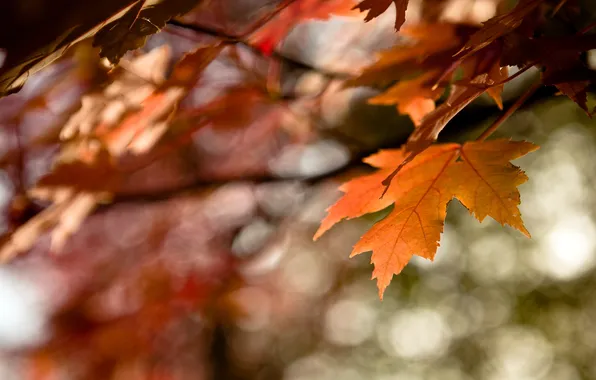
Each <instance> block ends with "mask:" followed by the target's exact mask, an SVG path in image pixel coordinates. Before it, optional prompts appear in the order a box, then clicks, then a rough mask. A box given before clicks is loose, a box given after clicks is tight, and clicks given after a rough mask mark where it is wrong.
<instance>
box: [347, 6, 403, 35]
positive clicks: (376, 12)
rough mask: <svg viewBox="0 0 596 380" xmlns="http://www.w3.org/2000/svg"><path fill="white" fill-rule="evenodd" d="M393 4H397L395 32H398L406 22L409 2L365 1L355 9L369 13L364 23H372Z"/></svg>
mask: <svg viewBox="0 0 596 380" xmlns="http://www.w3.org/2000/svg"><path fill="white" fill-rule="evenodd" d="M391 3H393V4H395V30H396V31H398V30H399V29H400V28H401V26H402V25H403V24H404V22H406V9H407V8H408V0H363V1H361V2H360V3H358V5H356V6H355V7H354V9H356V8H357V9H359V10H360V12H366V11H368V13H367V14H366V18H365V19H364V21H370V20H372V19H374V18H376V17H379V16H380V15H381V14H382V13H383V12H385V11H386V10H387V9H388V8H389V6H390V5H391Z"/></svg>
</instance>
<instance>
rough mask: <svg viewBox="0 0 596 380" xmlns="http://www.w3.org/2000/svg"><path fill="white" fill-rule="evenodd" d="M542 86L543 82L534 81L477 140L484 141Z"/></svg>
mask: <svg viewBox="0 0 596 380" xmlns="http://www.w3.org/2000/svg"><path fill="white" fill-rule="evenodd" d="M540 86H542V82H539V81H538V82H536V83H534V84H533V85H532V86H531V87H530V88H529V89H528V90H527V91H526V92H525V93H524V94H523V95H522V96H520V97H519V98H518V99H517V100H516V101H515V103H513V104H512V105H511V107H509V109H507V111H505V112H504V113H502V114H501V116H499V117H498V118H497V120H495V121H494V122H493V123H492V124H491V125H490V126H489V127H488V128H486V130H485V131H484V132H482V134H481V135H480V136H478V138H477V139H476V141H484V140H486V138H487V137H489V136H490V135H492V134H493V133H494V132H495V131H496V130H497V129H498V128H499V127H500V126H501V124H503V122H504V121H505V120H507V119H508V118H509V116H511V115H512V114H513V113H514V112H515V111H517V109H518V108H519V107H521V106H522V104H524V103H525V102H526V100H528V98H529V97H530V96H532V95H533V94H534V93H535V92H536V90H538V88H539V87H540Z"/></svg>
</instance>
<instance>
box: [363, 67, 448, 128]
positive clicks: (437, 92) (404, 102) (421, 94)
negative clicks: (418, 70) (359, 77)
mask: <svg viewBox="0 0 596 380" xmlns="http://www.w3.org/2000/svg"><path fill="white" fill-rule="evenodd" d="M439 75H440V74H439V72H437V71H430V72H427V73H425V74H423V75H420V76H418V77H416V78H414V79H410V80H403V81H399V82H398V83H397V84H395V85H393V86H392V87H391V88H389V89H388V90H387V91H385V92H384V93H382V94H380V95H377V96H375V97H373V98H371V99H369V101H368V102H369V103H370V104H384V105H388V104H397V110H398V111H399V112H400V113H401V114H404V115H409V116H410V118H411V119H412V122H413V123H414V125H416V126H419V125H420V123H421V121H422V119H423V118H424V117H425V116H426V115H428V114H429V113H430V112H432V111H433V110H434V109H435V100H437V99H438V98H439V97H440V96H441V94H442V93H443V88H440V87H436V88H433V84H434V83H435V80H436V79H437V78H438V76H439Z"/></svg>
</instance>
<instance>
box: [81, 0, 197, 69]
mask: <svg viewBox="0 0 596 380" xmlns="http://www.w3.org/2000/svg"><path fill="white" fill-rule="evenodd" d="M198 1H199V0H163V1H161V2H158V3H156V4H150V5H146V3H147V2H146V0H137V2H136V3H135V4H134V5H133V6H132V7H131V8H130V9H129V10H128V11H127V12H126V13H125V14H124V16H122V17H121V18H119V19H117V20H115V21H112V22H111V23H109V24H107V25H106V26H104V27H103V28H101V29H100V30H99V31H98V32H97V33H96V34H95V37H94V39H93V46H98V47H100V48H101V51H100V56H102V57H105V58H107V59H108V60H109V61H110V62H111V63H112V64H116V63H118V62H119V61H120V58H122V56H123V55H124V54H125V53H126V52H128V51H129V50H135V49H138V48H140V47H142V46H144V45H145V42H146V40H147V37H148V36H150V35H152V34H155V33H157V32H159V31H160V30H161V29H162V28H163V27H165V26H166V22H167V21H168V20H170V19H171V18H173V17H176V16H178V15H181V14H184V13H186V12H188V11H190V10H191V9H192V8H193V7H194V6H195V5H196V4H197V3H198Z"/></svg>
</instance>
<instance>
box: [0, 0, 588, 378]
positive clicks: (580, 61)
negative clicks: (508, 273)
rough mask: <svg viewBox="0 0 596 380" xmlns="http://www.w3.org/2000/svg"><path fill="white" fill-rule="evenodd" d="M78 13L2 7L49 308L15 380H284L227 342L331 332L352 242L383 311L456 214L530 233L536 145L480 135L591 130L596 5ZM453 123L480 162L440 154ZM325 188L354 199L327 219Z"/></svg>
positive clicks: (38, 271)
mask: <svg viewBox="0 0 596 380" xmlns="http://www.w3.org/2000/svg"><path fill="white" fill-rule="evenodd" d="M79 3H80V2H72V1H69V0H61V1H59V2H48V1H39V2H34V1H23V2H17V1H9V2H6V4H3V5H2V6H1V7H3V8H0V11H1V12H0V17H2V18H3V19H2V20H0V21H1V22H0V25H1V27H0V49H2V50H0V92H2V94H3V95H6V96H5V97H3V98H2V99H0V126H1V129H0V134H1V136H0V144H1V145H0V146H1V152H0V154H1V158H0V162H1V163H2V170H3V172H2V173H3V177H2V179H3V189H4V196H3V210H4V213H3V219H2V222H3V223H2V226H3V229H4V231H3V242H2V243H3V244H2V247H1V248H0V257H1V258H2V259H3V260H5V261H7V262H8V264H7V265H6V267H5V268H7V269H6V270H10V272H6V273H7V276H16V277H18V278H20V279H21V280H20V281H25V282H27V283H33V284H35V288H36V289H43V292H42V294H41V295H37V296H34V299H35V303H36V305H37V308H36V309H35V310H33V311H31V310H29V313H37V314H38V317H36V318H38V319H36V320H35V321H34V322H32V323H31V324H30V325H29V326H28V328H27V329H25V332H24V333H23V334H20V335H19V334H15V335H14V337H13V338H11V339H12V340H11V339H8V340H7V342H6V343H5V344H3V346H5V347H4V348H5V350H4V351H5V352H6V357H7V358H8V357H10V358H12V359H13V363H16V364H14V365H15V366H16V367H15V371H16V372H17V373H18V374H19V375H18V376H20V378H30V379H63V378H64V379H91V378H98V379H100V378H101V379H106V378H107V379H208V378H215V379H233V378H239V379H240V378H246V379H248V378H271V379H275V378H279V377H280V376H281V375H280V372H281V370H282V368H280V367H279V365H278V364H277V362H276V361H275V360H274V358H273V354H271V353H268V354H265V352H266V350H264V349H263V346H264V345H266V344H267V339H266V338H265V337H261V339H258V338H257V337H254V339H253V340H250V339H249V340H248V341H247V340H246V338H244V339H245V340H243V338H239V339H236V340H234V345H230V344H229V342H230V336H233V330H231V329H230V328H229V326H232V325H237V324H244V325H245V326H247V329H248V330H251V329H254V330H255V331H256V330H258V328H257V327H258V326H260V325H262V324H264V323H268V321H272V320H273V321H272V322H271V323H272V331H276V332H278V331H282V330H283V329H284V328H286V329H290V328H295V327H296V326H295V324H294V325H293V324H292V321H295V320H300V321H302V322H301V323H314V322H313V320H314V319H312V318H311V319H309V318H301V316H304V315H309V316H310V317H312V316H313V315H317V313H321V312H322V308H323V307H324V306H323V305H328V304H333V302H334V299H333V298H334V297H335V296H336V295H337V294H339V293H341V291H342V284H345V283H349V282H350V278H351V276H353V275H354V273H356V272H357V267H358V265H359V264H358V262H357V261H355V260H354V261H347V260H345V258H347V256H348V254H349V251H350V249H351V248H350V246H351V245H352V244H354V243H355V244H356V245H355V248H354V251H353V254H358V253H361V252H369V251H373V253H372V255H373V256H372V259H371V261H372V262H373V263H374V265H375V269H374V271H373V276H374V278H377V281H378V286H379V291H380V293H379V294H380V296H381V297H382V296H383V291H384V290H385V288H386V287H387V286H388V284H389V282H390V281H391V279H392V277H393V276H394V275H395V274H398V273H400V272H401V271H402V269H403V268H404V266H405V265H406V264H407V263H408V261H409V260H410V258H411V257H412V256H413V255H419V256H422V257H425V258H428V259H433V258H434V255H435V251H436V249H437V246H438V240H439V236H440V235H441V233H442V232H443V224H444V219H445V216H446V215H445V214H446V207H447V203H448V202H449V201H451V199H452V198H454V197H457V198H458V199H459V200H461V202H462V203H463V204H464V205H465V206H466V207H467V208H468V209H469V210H471V212H473V213H474V214H475V216H476V217H477V218H478V219H479V220H480V221H482V219H484V218H485V217H486V216H491V217H492V218H494V219H495V220H497V221H498V222H500V223H502V224H510V225H511V226H513V227H515V228H517V229H519V230H520V231H521V232H523V233H524V234H526V235H529V233H528V231H527V230H526V228H525V227H524V225H523V222H522V220H521V216H520V213H519V210H518V205H519V203H520V196H519V193H518V190H517V186H518V185H520V184H521V183H523V182H524V181H525V180H526V179H527V177H526V176H525V174H524V173H523V172H521V170H520V169H519V168H517V167H516V166H513V165H512V164H511V163H510V162H509V161H510V160H512V159H515V158H518V157H520V156H522V155H524V154H526V153H528V152H530V151H532V150H535V149H536V146H535V145H533V144H530V143H526V142H512V141H509V140H506V139H502V140H487V141H485V140H486V138H488V137H489V136H490V135H491V134H492V133H494V132H495V131H496V129H497V128H498V127H499V126H500V125H501V124H502V123H503V122H504V120H505V119H507V118H508V117H509V116H511V114H512V113H513V112H515V111H516V110H517V109H519V108H520V106H522V105H523V104H524V103H525V102H526V101H528V100H529V99H530V98H531V97H535V96H538V97H539V96H546V95H549V96H550V95H553V94H554V91H553V90H552V89H556V91H558V92H559V93H561V94H563V95H566V96H567V97H568V98H570V99H571V100H572V101H573V102H575V103H577V104H578V105H579V109H583V110H584V111H585V112H586V113H588V114H592V113H594V110H593V109H592V104H591V102H590V99H589V97H588V93H589V91H590V90H591V89H592V86H593V84H594V81H595V77H594V70H593V65H592V66H591V65H590V58H589V57H590V55H589V51H590V50H592V49H596V40H595V38H594V34H593V26H594V25H596V24H595V21H596V19H595V18H594V15H593V4H589V3H590V2H582V1H571V0H570V1H551V0H520V1H519V2H518V3H517V4H510V2H504V1H498V0H494V1H493V0H484V1H473V0H470V1H436V0H432V1H431V0H425V1H415V0H410V1H409V2H408V1H407V0H393V1H385V0H364V1H361V2H358V1H356V2H354V1H351V0H277V1H269V0H268V1H265V0H215V1H211V0H201V1H194V0H193V1H190V0H163V1H142V0H138V1H126V0H118V1H116V0H110V1H104V2H100V3H97V4H93V5H85V4H82V3H81V4H79ZM360 12H362V13H360ZM591 12H592V13H591ZM396 30H397V31H399V33H397V34H396ZM14 35H18V36H20V37H19V38H14V37H13V36H14ZM381 50H382V51H381ZM379 51H381V52H380V53H379ZM377 53H379V54H377ZM46 66H47V67H46ZM512 68H514V69H512ZM528 82H532V83H530V84H528ZM542 87H545V88H544V89H543V88H542ZM9 93H12V94H10V95H7V94H9ZM536 94H538V95H536ZM487 100H488V101H487ZM493 104H494V105H493ZM505 108H506V110H505V111H503V112H502V113H501V114H500V116H499V117H498V118H497V120H496V121H495V122H494V123H492V124H490V125H489V126H488V127H487V128H486V129H485V130H483V131H481V132H479V131H477V130H475V129H474V128H473V127H474V125H475V124H474V123H473V122H472V121H471V120H474V119H475V118H477V115H479V114H480V115H486V114H487V113H488V114H490V113H495V112H499V109H500V110H503V109H505ZM400 114H401V115H405V116H401V115H400ZM452 119H453V120H454V121H453V122H451V123H450V124H449V126H448V127H447V129H446V130H445V134H441V137H443V136H449V138H450V139H451V140H457V141H458V142H461V143H462V144H455V143H452V144H435V142H436V140H437V139H438V138H439V134H440V133H441V132H442V131H443V129H444V128H445V127H446V126H447V123H448V122H450V121H451V120H452ZM410 120H411V122H410ZM465 121H468V122H467V123H466V122H465ZM453 125H457V127H452V126H453ZM475 139H476V140H477V141H471V140H475ZM402 143H405V144H404V145H403V147H402V148H400V149H395V148H396V147H398V146H399V145H400V144H402ZM379 148H384V149H386V150H381V151H380V152H379V153H377V154H375V155H373V156H371V157H369V158H367V159H366V160H365V162H366V163H368V164H371V165H373V166H375V167H377V168H379V171H377V172H374V173H372V174H371V173H370V171H369V169H368V168H367V167H364V166H360V165H359V162H360V161H361V158H362V157H363V156H364V155H366V154H369V153H373V152H375V151H377V150H378V149H379ZM389 148H394V149H393V150H392V149H389ZM329 179H333V182H334V181H337V180H341V181H348V182H347V184H345V185H344V186H343V187H342V188H341V189H342V191H343V192H344V193H345V194H344V197H343V198H341V199H340V200H339V201H338V202H337V203H336V204H335V206H333V207H331V208H330V209H329V213H328V215H327V217H326V218H324V216H325V215H322V213H321V212H320V211H321V209H322V208H323V206H322V204H324V205H325V206H327V205H328V204H330V203H332V199H328V198H327V197H329V196H330V193H331V192H330V191H328V190H329V189H327V186H333V185H330V184H329V182H328V181H327V180H329ZM331 196H332V197H333V196H334V195H333V194H332V195H331ZM309 207H310V208H309ZM364 214H371V215H372V216H370V215H369V216H368V218H369V219H374V220H379V221H378V222H377V223H376V224H375V225H374V226H373V227H372V228H371V230H370V231H369V232H368V233H366V234H365V235H364V236H363V237H362V239H361V240H360V241H359V242H355V241H349V242H348V241H341V239H340V241H339V242H338V241H337V240H332V241H331V243H330V242H329V241H327V242H326V241H325V238H323V239H322V240H323V241H321V242H318V243H310V242H309V244H312V245H313V246H315V247H316V246H317V244H321V245H322V246H325V245H333V244H336V245H338V247H331V248H329V250H330V251H336V252H340V253H341V254H343V255H344V256H345V257H341V258H340V257H336V256H333V255H332V256H330V257H327V258H326V259H325V266H324V267H317V268H313V267H309V261H308V259H306V261H305V260H304V259H300V260H298V259H296V260H295V261H296V265H295V266H296V267H295V268H293V267H292V266H291V265H289V266H288V265H286V266H284V268H290V269H284V270H281V269H279V268H278V267H279V263H280V262H282V261H284V260H289V261H290V262H291V261H292V258H291V257H289V258H288V257H284V255H282V254H281V253H280V252H287V251H288V250H291V249H295V250H299V249H301V244H304V243H297V242H296V241H294V240H293V239H294V237H295V236H296V235H308V236H313V235H314V234H315V230H316V226H317V224H318V223H319V222H321V221H322V224H321V227H320V229H319V231H318V232H317V233H316V236H317V237H318V236H320V235H321V234H322V233H323V232H325V231H326V230H328V229H329V228H330V227H331V226H332V225H333V224H335V223H337V222H339V221H340V220H341V219H344V218H348V219H349V218H355V217H359V216H363V215H364ZM350 226H351V225H350V224H348V227H344V228H347V229H349V228H352V227H350ZM340 228H341V227H340ZM302 229H304V231H302ZM340 231H341V230H340ZM353 262H356V264H354V263H353ZM273 268H277V269H275V270H274V269H273ZM309 270H312V271H314V272H313V273H312V276H311V277H310V280H309V279H305V278H304V277H301V276H298V275H293V274H292V271H295V272H296V273H298V272H301V271H303V272H308V271H309ZM293 276H294V277H293ZM288 284H293V286H295V287H296V288H297V289H302V290H303V291H301V292H297V293H292V292H288V291H287V290H286V289H285V287H286V286H287V285H288ZM272 300H274V301H275V302H272ZM265 315H267V318H265ZM270 315H275V316H276V317H275V318H271V317H270ZM363 318H366V315H365V316H364V317H363ZM35 323H37V325H36V324H35ZM255 326H257V327H255ZM313 330H316V329H313ZM337 339H339V340H341V338H337ZM337 339H336V340H337ZM354 339H356V338H354ZM305 341H308V339H306V337H297V339H296V344H297V347H298V346H300V347H302V348H300V350H302V349H303V348H304V346H305V345H308V343H304V342H305ZM238 347H245V348H246V347H249V348H247V349H246V350H245V352H244V355H241V354H240V355H239V354H238V353H236V354H235V355H232V354H231V352H232V353H233V350H234V349H239V348H238ZM298 350H299V349H297V351H298ZM290 352H291V350H290ZM251 353H252V354H253V356H252V357H251ZM231 358H235V359H234V360H232V359H231ZM238 358H240V359H238ZM243 360H244V362H243Z"/></svg>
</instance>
